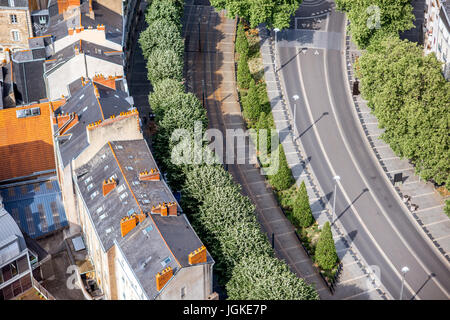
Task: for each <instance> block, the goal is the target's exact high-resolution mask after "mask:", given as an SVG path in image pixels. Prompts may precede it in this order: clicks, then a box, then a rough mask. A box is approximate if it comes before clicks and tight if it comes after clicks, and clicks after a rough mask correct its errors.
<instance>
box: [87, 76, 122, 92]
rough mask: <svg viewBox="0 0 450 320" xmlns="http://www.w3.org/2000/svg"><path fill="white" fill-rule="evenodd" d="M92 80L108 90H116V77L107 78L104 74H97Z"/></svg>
mask: <svg viewBox="0 0 450 320" xmlns="http://www.w3.org/2000/svg"><path fill="white" fill-rule="evenodd" d="M92 80H93V81H94V82H97V83H100V84H102V85H104V86H106V87H108V88H111V89H114V90H116V77H113V76H109V77H107V78H106V77H104V76H103V75H102V74H96V75H95V76H94V78H93V79H92Z"/></svg>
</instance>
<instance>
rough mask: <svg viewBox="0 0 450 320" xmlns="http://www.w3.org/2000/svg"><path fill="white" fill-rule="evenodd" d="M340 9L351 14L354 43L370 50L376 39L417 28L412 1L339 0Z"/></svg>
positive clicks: (338, 6) (349, 16) (349, 15)
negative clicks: (414, 22) (373, 40)
mask: <svg viewBox="0 0 450 320" xmlns="http://www.w3.org/2000/svg"><path fill="white" fill-rule="evenodd" d="M336 5H337V8H338V9H340V10H342V11H345V12H347V15H348V19H349V20H350V21H351V24H350V26H349V30H350V33H351V35H352V39H353V41H354V42H355V43H356V44H357V45H358V46H359V47H360V48H366V47H367V46H368V45H369V44H370V41H371V39H372V38H375V39H382V38H384V37H386V36H387V35H395V34H398V33H399V32H402V31H405V30H409V29H411V28H413V27H414V25H413V21H414V14H413V12H412V9H413V7H412V6H411V0H336Z"/></svg>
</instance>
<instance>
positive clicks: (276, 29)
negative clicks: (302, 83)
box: [273, 28, 280, 72]
mask: <svg viewBox="0 0 450 320" xmlns="http://www.w3.org/2000/svg"><path fill="white" fill-rule="evenodd" d="M273 31H275V45H274V47H275V49H274V50H275V72H277V69H278V68H277V33H278V31H280V29H278V28H275V29H273Z"/></svg>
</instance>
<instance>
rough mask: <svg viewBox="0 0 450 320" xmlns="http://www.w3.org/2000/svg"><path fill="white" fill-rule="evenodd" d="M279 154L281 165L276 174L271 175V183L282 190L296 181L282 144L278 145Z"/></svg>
mask: <svg viewBox="0 0 450 320" xmlns="http://www.w3.org/2000/svg"><path fill="white" fill-rule="evenodd" d="M278 155H279V158H278V159H279V167H278V170H277V172H276V173H275V174H274V175H269V183H270V185H271V186H272V187H273V188H274V189H275V190H277V191H281V190H286V189H289V188H290V187H291V186H292V184H293V183H294V178H293V177H292V172H291V169H289V166H288V163H287V161H286V156H285V154H284V150H283V146H282V145H281V144H279V145H278Z"/></svg>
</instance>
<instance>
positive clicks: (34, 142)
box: [0, 100, 65, 181]
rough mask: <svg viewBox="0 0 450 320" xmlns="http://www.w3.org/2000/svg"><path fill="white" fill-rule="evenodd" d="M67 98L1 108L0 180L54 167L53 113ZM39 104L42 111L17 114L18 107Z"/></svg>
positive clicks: (36, 105) (31, 106)
mask: <svg viewBox="0 0 450 320" xmlns="http://www.w3.org/2000/svg"><path fill="white" fill-rule="evenodd" d="M64 102H65V100H59V101H56V102H51V103H50V102H45V103H39V104H34V105H30V106H27V107H18V108H9V109H3V110H0V181H1V180H6V179H11V178H15V177H22V176H27V175H30V174H32V173H34V172H38V171H45V170H51V169H55V158H54V153H53V138H52V129H51V118H50V115H51V108H52V109H56V108H58V107H59V106H60V105H61V104H62V103H64ZM36 107H39V108H40V115H36V116H29V117H26V118H17V115H16V111H17V110H23V109H30V108H36Z"/></svg>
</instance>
